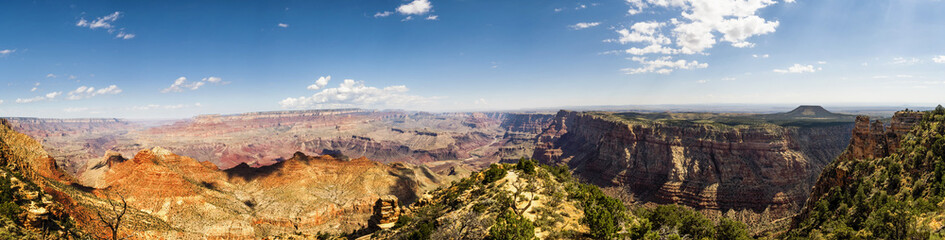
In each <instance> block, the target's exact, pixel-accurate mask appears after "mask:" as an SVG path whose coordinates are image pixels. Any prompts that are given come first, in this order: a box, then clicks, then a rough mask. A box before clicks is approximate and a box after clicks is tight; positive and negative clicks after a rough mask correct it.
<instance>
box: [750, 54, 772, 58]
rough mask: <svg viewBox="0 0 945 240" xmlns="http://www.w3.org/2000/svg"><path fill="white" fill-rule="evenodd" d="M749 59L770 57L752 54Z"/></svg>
mask: <svg viewBox="0 0 945 240" xmlns="http://www.w3.org/2000/svg"><path fill="white" fill-rule="evenodd" d="M751 57H753V58H768V57H771V55H768V54H762V55H758V54H752V55H751Z"/></svg>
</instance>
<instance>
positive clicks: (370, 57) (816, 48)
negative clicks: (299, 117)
mask: <svg viewBox="0 0 945 240" xmlns="http://www.w3.org/2000/svg"><path fill="white" fill-rule="evenodd" d="M942 13H945V1H942V0H901V1H895V0H893V1H882V0H876V1H862V0H816V1H814V0H620V1H618V0H613V1H603V0H601V1H573V0H569V1H564V0H560V1H559V0H543V1H506V0H495V1H492V0H484V1H473V0H389V1H387V0H384V1H382V0H374V1H362V0H351V1H19V0H11V1H2V2H0V116H20V117H47V118H83V117H119V118H185V117H191V116H194V115H198V114H231V113H241V112H255V111H274V110H295V109H325V108H349V107H356V108H369V109H405V110H420V111H433V112H442V111H491V110H515V109H529V108H553V107H559V106H589V105H654V104H821V105H831V104H833V105H837V104H840V105H862V106H870V105H886V106H888V105H903V104H911V105H935V104H940V103H945V14H942Z"/></svg>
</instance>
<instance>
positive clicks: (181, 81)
mask: <svg viewBox="0 0 945 240" xmlns="http://www.w3.org/2000/svg"><path fill="white" fill-rule="evenodd" d="M207 83H212V84H227V83H229V82H223V79H222V78H219V77H213V76H211V77H205V78H202V79H200V81H196V82H190V81H187V77H179V78H177V79H176V80H174V83H172V84H171V86H170V87H167V88H165V89H163V90H161V93H169V92H183V91H185V90H197V89H200V87H202V86H204V85H206V84H207Z"/></svg>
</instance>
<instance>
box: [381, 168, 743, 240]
mask: <svg viewBox="0 0 945 240" xmlns="http://www.w3.org/2000/svg"><path fill="white" fill-rule="evenodd" d="M389 206H390V205H389V204H388V202H386V201H378V202H377V205H376V206H375V209H377V211H376V213H377V214H376V215H377V216H378V217H377V218H375V219H376V221H375V224H373V225H372V227H373V228H372V229H366V230H365V231H364V232H368V233H369V234H368V235H367V236H365V238H370V239H747V238H748V233H747V231H746V230H745V225H744V224H742V223H739V222H737V221H732V220H730V219H727V218H723V219H720V220H719V221H718V222H717V223H716V222H713V221H710V220H709V219H707V218H706V217H704V216H702V215H701V214H699V213H698V212H695V211H693V210H690V209H687V208H685V207H680V206H677V205H664V206H660V207H656V208H637V209H635V210H634V211H629V210H628V209H627V208H626V207H625V204H624V203H623V202H622V201H621V200H619V199H616V198H612V197H609V196H607V195H605V194H604V193H603V191H601V190H600V189H599V188H597V187H595V186H593V185H588V184H582V183H579V182H578V181H577V180H576V179H574V178H572V177H571V174H570V173H569V171H568V169H567V167H563V166H562V167H553V166H547V165H538V164H537V163H536V162H535V161H534V160H528V159H521V161H519V162H518V163H517V164H514V165H513V164H497V165H492V166H491V167H490V168H488V169H486V170H483V171H481V172H476V173H474V174H472V175H471V176H470V177H468V178H464V179H462V180H459V181H457V182H454V183H453V184H452V185H450V186H447V187H444V188H440V189H437V190H435V191H432V192H431V193H430V194H429V195H425V196H424V198H423V199H421V200H420V201H419V202H417V203H415V204H413V205H411V206H408V207H404V208H400V207H389Z"/></svg>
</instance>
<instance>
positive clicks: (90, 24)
mask: <svg viewBox="0 0 945 240" xmlns="http://www.w3.org/2000/svg"><path fill="white" fill-rule="evenodd" d="M120 17H121V12H114V13H112V14H109V15H107V16H103V17H99V18H96V19H95V21H88V20H85V18H81V19H79V22H77V23H76V24H75V25H76V26H77V27H87V28H89V29H98V28H102V29H105V30H108V33H115V32H116V31H117V32H118V33H117V34H115V38H120V39H132V38H134V37H135V34H133V33H126V32H125V29H124V28H121V29H116V28H115V25H113V24H114V23H115V21H117V20H118V18H120Z"/></svg>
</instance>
